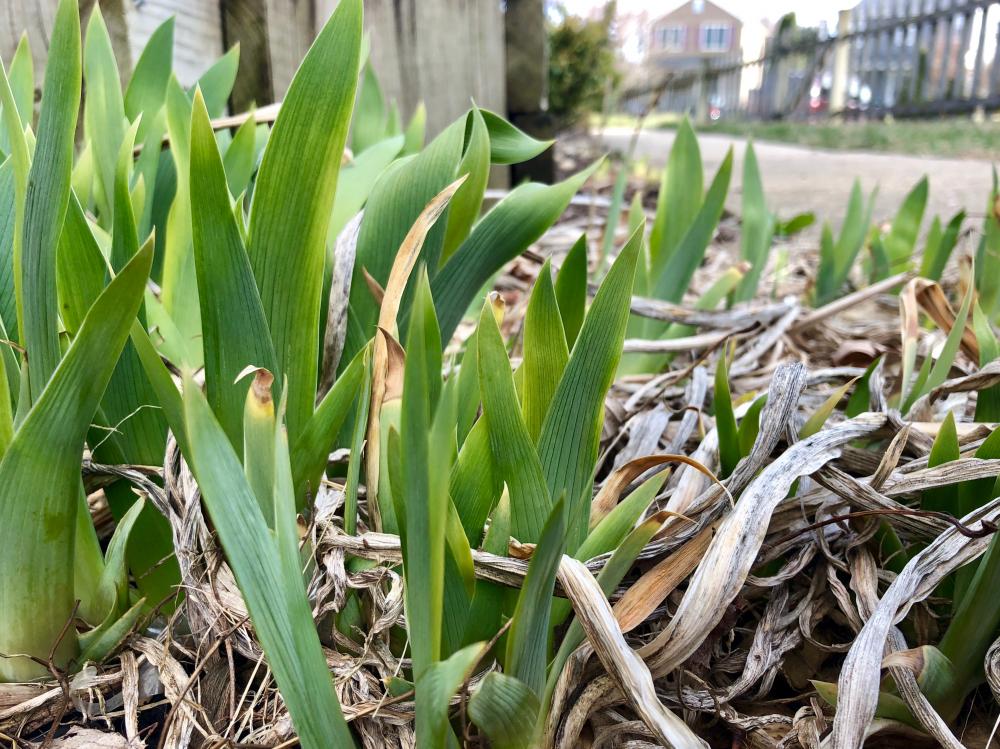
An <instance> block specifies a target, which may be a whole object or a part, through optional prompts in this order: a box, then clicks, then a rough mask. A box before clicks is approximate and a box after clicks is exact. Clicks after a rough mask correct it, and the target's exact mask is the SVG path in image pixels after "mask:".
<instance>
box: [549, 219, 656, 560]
mask: <svg viewBox="0 0 1000 749" xmlns="http://www.w3.org/2000/svg"><path fill="white" fill-rule="evenodd" d="M641 243H642V234H641V232H640V231H636V232H635V233H634V234H633V235H632V237H631V238H630V239H629V240H628V242H626V243H625V247H624V249H622V251H621V254H620V255H619V256H618V258H617V259H616V260H615V263H614V265H612V266H611V270H610V271H608V275H607V277H606V278H605V279H604V282H603V283H602V284H601V288H600V289H599V290H598V292H597V295H596V296H595V297H594V302H593V304H591V306H590V311H589V312H588V313H587V317H586V318H585V319H584V321H583V327H582V328H581V329H580V335H579V337H578V338H577V340H576V345H575V346H573V353H572V354H571V355H570V358H569V362H568V363H567V365H566V370H565V373H564V374H563V377H562V380H560V382H559V386H558V387H557V388H556V392H555V396H554V397H553V399H552V405H551V406H550V408H549V413H548V416H546V418H545V423H544V424H543V425H542V434H541V437H540V438H539V440H538V456H539V459H540V460H541V463H542V469H543V471H544V472H545V480H546V484H547V485H548V487H549V496H550V497H561V496H565V497H566V505H567V515H568V517H569V521H568V523H567V525H568V528H569V531H568V532H569V536H568V539H569V541H568V544H567V546H568V549H569V551H570V552H573V551H575V550H576V548H577V547H578V546H579V545H580V543H581V542H582V541H583V539H584V537H585V535H586V532H587V526H588V521H589V516H590V491H589V489H590V486H591V484H592V481H593V475H594V465H595V463H596V461H597V447H598V442H599V441H600V436H601V425H602V424H603V422H604V397H605V395H606V394H607V392H608V388H609V387H611V382H612V380H613V379H614V375H615V370H616V369H617V368H618V362H619V361H620V359H621V352H622V345H623V343H624V341H625V327H626V325H627V324H628V317H629V306H630V304H631V301H632V281H633V279H634V277H635V266H636V261H637V259H638V257H639V247H640V245H641Z"/></svg>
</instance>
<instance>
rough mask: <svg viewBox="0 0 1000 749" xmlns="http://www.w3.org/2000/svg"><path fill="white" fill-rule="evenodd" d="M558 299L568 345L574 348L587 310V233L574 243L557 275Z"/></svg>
mask: <svg viewBox="0 0 1000 749" xmlns="http://www.w3.org/2000/svg"><path fill="white" fill-rule="evenodd" d="M556 299H557V300H558V301H559V314H560V315H562V321H563V330H565V331H566V345H567V346H568V347H569V348H570V349H572V348H573V344H575V343H576V337H577V335H578V334H579V333H580V326H581V325H583V316H584V314H585V313H586V311H587V235H586V234H581V235H580V238H579V239H578V240H576V242H574V243H573V246H572V247H571V248H570V250H569V252H568V253H567V254H566V259H565V260H563V264H562V267H561V268H559V274H558V275H557V276H556Z"/></svg>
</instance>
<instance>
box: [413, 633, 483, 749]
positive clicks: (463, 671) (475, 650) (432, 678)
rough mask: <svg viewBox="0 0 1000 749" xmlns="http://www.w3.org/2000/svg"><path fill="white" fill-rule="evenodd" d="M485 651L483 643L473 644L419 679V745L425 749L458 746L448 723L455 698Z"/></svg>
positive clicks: (417, 688) (417, 699)
mask: <svg viewBox="0 0 1000 749" xmlns="http://www.w3.org/2000/svg"><path fill="white" fill-rule="evenodd" d="M482 652H483V645H482V644H481V643H476V644H474V645H469V646H468V647H465V648H462V649H461V650H459V651H458V652H457V653H455V654H454V655H452V656H451V657H450V658H448V659H447V660H444V661H440V662H438V663H435V664H433V665H432V666H431V667H430V668H429V669H428V670H427V672H426V673H424V675H423V676H421V677H419V678H418V679H417V682H416V713H417V716H416V718H417V719H416V733H417V746H419V747H421V749H424V747H426V748H427V749H445V747H449V746H458V743H457V742H458V740H457V739H456V738H455V735H454V732H453V731H452V729H451V725H450V724H449V722H448V711H449V708H450V705H451V698H452V696H453V695H454V694H455V692H457V691H458V689H459V687H461V686H462V684H463V683H464V682H465V681H466V680H468V679H469V678H470V677H471V676H472V669H473V668H475V665H476V663H477V662H478V661H479V658H480V657H481V655H482Z"/></svg>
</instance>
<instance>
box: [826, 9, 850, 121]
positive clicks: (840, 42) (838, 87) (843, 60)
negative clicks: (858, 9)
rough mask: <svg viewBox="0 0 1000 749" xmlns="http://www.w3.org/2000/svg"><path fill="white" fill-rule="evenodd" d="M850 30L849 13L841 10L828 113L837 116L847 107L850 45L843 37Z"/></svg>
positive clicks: (834, 52)
mask: <svg viewBox="0 0 1000 749" xmlns="http://www.w3.org/2000/svg"><path fill="white" fill-rule="evenodd" d="M850 30H851V11H849V10H842V11H840V15H839V16H838V18H837V36H838V37H839V38H838V39H837V42H836V46H835V47H834V51H833V81H832V83H831V84H830V112H832V113H834V114H838V113H841V112H843V110H844V107H845V106H847V78H848V75H849V74H850V62H851V43H850V42H849V41H847V39H845V38H844V37H845V36H846V35H847V34H848V33H849V32H850Z"/></svg>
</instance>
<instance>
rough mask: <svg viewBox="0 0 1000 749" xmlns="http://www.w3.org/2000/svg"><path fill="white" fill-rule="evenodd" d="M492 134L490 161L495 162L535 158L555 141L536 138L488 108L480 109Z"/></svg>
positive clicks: (505, 162) (517, 162)
mask: <svg viewBox="0 0 1000 749" xmlns="http://www.w3.org/2000/svg"><path fill="white" fill-rule="evenodd" d="M479 111H480V112H481V113H482V115H483V122H485V123H486V129H487V130H488V131H489V134H490V161H491V162H492V163H494V164H520V163H521V162H522V161H528V160H529V159H533V158H535V157H536V156H537V155H538V154H540V153H541V152H542V151H544V150H546V149H547V148H549V147H550V146H551V145H552V144H553V143H555V141H552V140H536V139H535V138H532V137H531V136H530V135H528V134H527V133H525V132H524V131H522V130H520V129H518V128H516V127H514V125H512V124H510V123H509V122H507V120H505V119H504V118H503V117H501V116H500V115H498V114H494V113H493V112H491V111H489V110H488V109H480V110H479Z"/></svg>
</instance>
